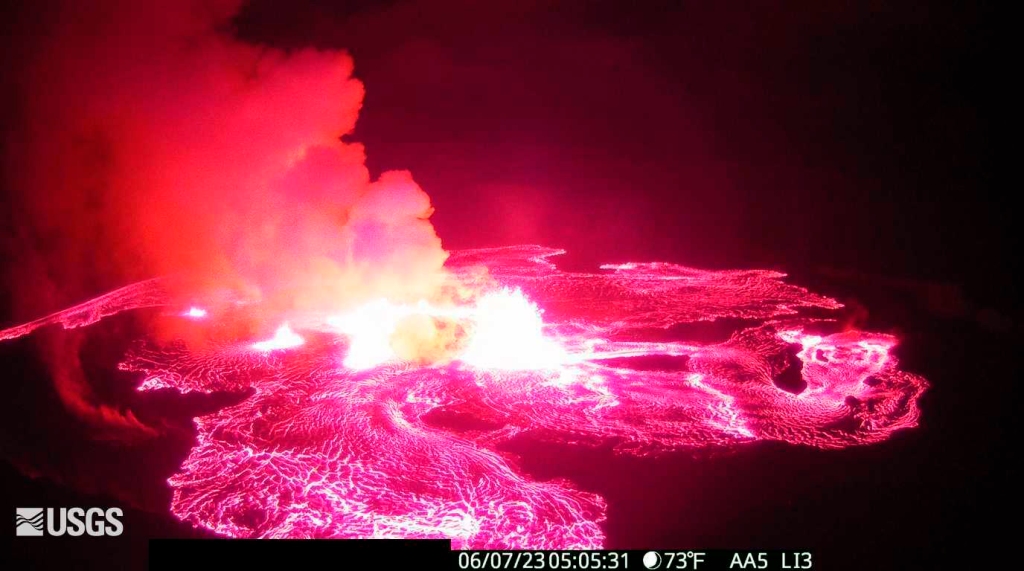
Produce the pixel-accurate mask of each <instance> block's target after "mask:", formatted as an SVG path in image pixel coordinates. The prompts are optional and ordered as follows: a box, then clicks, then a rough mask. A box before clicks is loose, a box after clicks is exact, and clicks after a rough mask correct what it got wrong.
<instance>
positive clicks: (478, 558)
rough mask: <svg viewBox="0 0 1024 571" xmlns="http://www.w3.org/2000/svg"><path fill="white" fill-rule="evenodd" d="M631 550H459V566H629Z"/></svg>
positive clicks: (562, 567)
mask: <svg viewBox="0 0 1024 571" xmlns="http://www.w3.org/2000/svg"><path fill="white" fill-rule="evenodd" d="M631 555H632V557H634V558H635V557H636V555H633V554H631V553H630V552H629V551H460V552H459V554H458V568H459V569H470V570H478V569H548V570H550V569H608V570H616V569H629V568H630V567H629V559H630V557H631Z"/></svg>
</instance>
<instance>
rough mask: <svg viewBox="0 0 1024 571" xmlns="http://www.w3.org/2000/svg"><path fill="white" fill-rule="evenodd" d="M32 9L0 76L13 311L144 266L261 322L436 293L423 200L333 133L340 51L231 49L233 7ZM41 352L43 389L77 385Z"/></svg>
mask: <svg viewBox="0 0 1024 571" xmlns="http://www.w3.org/2000/svg"><path fill="white" fill-rule="evenodd" d="M51 4H52V5H51V6H48V7H45V8H42V9H40V10H39V13H41V14H47V15H48V17H47V19H46V22H45V24H44V26H43V28H44V29H43V30H40V33H39V34H36V37H37V39H36V41H37V42H38V43H37V44H36V45H35V46H33V49H31V50H26V52H25V53H27V54H30V57H28V58H27V59H26V60H25V61H24V62H20V63H21V66H20V67H19V68H18V69H11V70H8V71H9V72H10V73H17V74H19V81H18V84H19V85H20V86H21V87H22V91H21V92H20V93H19V94H18V96H19V98H20V103H21V106H22V113H21V122H20V123H19V124H18V125H16V128H15V129H14V130H13V131H12V132H11V134H10V135H9V137H8V139H7V141H6V143H7V145H6V148H7V150H8V153H7V156H6V157H5V159H6V168H5V172H6V173H8V180H7V183H8V185H9V186H10V187H11V188H12V189H14V190H15V194H16V195H17V201H18V202H17V204H15V205H13V211H15V212H17V213H18V216H17V217H16V223H17V225H16V227H14V228H10V229H7V231H6V236H5V238H6V239H5V241H4V246H5V252H6V253H7V254H8V255H9V256H10V258H11V262H12V263H10V264H9V267H10V270H11V272H10V275H9V276H8V280H7V281H8V282H9V283H10V286H11V289H12V292H13V304H12V305H13V306H14V308H15V311H16V315H14V318H15V319H30V318H34V317H37V316H38V315H41V314H45V313H48V312H50V311H54V310H56V309H59V308H61V307H66V306H68V305H70V304H73V303H77V302H80V301H82V300H84V299H88V298H89V297H92V296H94V295H96V294H97V293H100V292H103V291H106V290H109V289H111V288H113V287H116V286H118V285H121V284H124V283H131V282H133V281H137V280H139V279H145V278H150V277H154V276H160V275H178V276H181V275H185V276H188V277H189V278H190V280H189V281H187V282H186V281H181V282H177V283H187V284H189V286H188V287H185V288H184V289H182V288H177V291H175V292H173V293H174V294H175V295H178V296H186V295H194V294H195V293H196V288H197V287H199V286H197V285H196V284H199V285H200V286H201V287H203V288H208V289H218V288H225V287H228V288H232V289H236V290H241V291H244V292H246V295H247V296H248V297H250V298H253V299H261V300H262V302H263V303H262V308H263V310H264V312H265V313H266V314H268V315H275V314H276V313H279V312H281V311H284V310H292V309H302V308H306V309H309V308H325V307H346V306H348V305H351V304H354V303H358V302H361V301H363V300H364V298H365V297H366V296H368V295H371V293H372V295H385V296H388V297H389V298H392V299H404V298H413V299H418V298H421V297H426V296H429V295H431V294H432V292H434V291H436V288H437V285H438V283H439V281H440V280H441V279H442V276H441V275H440V270H441V267H442V265H443V263H444V260H445V258H446V253H445V252H444V250H443V249H442V248H441V244H440V241H439V239H438V238H437V236H436V234H435V233H434V230H433V227H432V225H431V223H430V222H429V216H430V214H431V212H432V208H431V205H430V200H429V197H428V196H427V195H426V194H425V193H424V192H423V191H422V190H421V189H420V188H419V187H418V186H417V185H416V183H415V182H414V181H413V180H412V178H411V176H410V175H409V174H408V173H405V172H387V173H384V174H383V175H382V176H381V177H380V179H379V180H376V181H374V180H371V179H370V175H369V172H368V171H367V169H366V167H365V160H364V159H365V157H364V152H363V147H362V146H361V145H359V144H355V143H346V142H342V141H341V140H340V137H342V136H343V135H345V134H348V133H351V132H352V130H353V127H354V125H355V123H356V118H357V114H358V112H359V109H360V105H361V102H362V99H363V86H362V84H361V83H360V82H359V81H357V80H355V79H353V77H352V73H353V67H352V61H351V59H350V58H349V56H348V55H346V54H345V53H341V52H334V51H317V50H313V49H308V50H300V51H296V52H293V53H285V52H283V51H279V50H276V49H271V48H268V47H265V46H258V45H249V44H245V43H242V42H240V41H238V40H236V39H234V38H233V37H232V36H231V35H230V33H229V32H228V31H227V30H229V29H230V20H231V18H232V16H233V15H234V14H235V13H236V12H237V11H238V9H239V8H240V2H238V1H233V0H229V1H223V0H217V1H206V0H204V1H184V2H183V1H180V0H167V1H158V2H134V1H103V2H98V3H97V2H70V1H68V2H58V3H51ZM5 73H6V72H5ZM277 325H278V324H276V323H275V324H273V325H272V326H273V327H276V326H277ZM261 326H263V325H254V324H247V325H246V327H261ZM241 331H247V329H245V328H243V329H240V332H241ZM271 332H272V330H271ZM45 353H46V356H47V359H48V361H49V363H50V365H51V367H52V368H53V373H54V376H55V378H56V379H57V380H58V382H59V383H65V384H66V383H79V382H80V381H81V380H82V379H83V375H82V374H81V371H80V367H79V366H78V365H77V362H78V356H77V353H76V350H75V349H74V348H73V347H71V346H69V345H67V344H66V343H51V344H50V347H48V348H47V349H46V351H45ZM59 392H60V394H62V395H71V394H79V395H81V394H86V393H87V392H88V391H87V390H86V389H85V388H83V387H78V388H72V387H65V388H62V389H61V390H60V391H59ZM68 404H69V405H70V406H71V408H72V409H73V410H76V411H78V412H81V413H83V414H85V415H86V416H91V413H90V412H89V410H88V409H89V408H90V405H89V402H88V399H84V400H83V399H81V398H77V397H76V398H73V399H68Z"/></svg>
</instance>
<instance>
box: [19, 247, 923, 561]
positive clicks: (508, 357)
mask: <svg viewBox="0 0 1024 571" xmlns="http://www.w3.org/2000/svg"><path fill="white" fill-rule="evenodd" d="M558 253H559V251H557V250H551V249H545V248H540V247H515V248H499V249H489V250H472V251H463V252H454V253H452V256H451V258H450V259H449V262H448V265H449V268H450V269H451V270H452V272H454V273H455V274H456V275H458V274H460V273H461V272H470V271H471V268H473V267H475V266H479V265H484V266H486V267H487V268H488V269H489V273H490V275H492V276H494V277H495V279H497V281H498V282H499V284H500V285H499V286H498V287H497V288H496V289H494V290H493V291H491V292H489V293H488V294H487V295H484V296H482V297H481V298H480V299H479V301H478V302H477V304H476V305H473V306H467V307H459V308H456V309H451V308H448V309H439V308H436V307H431V306H429V305H427V304H419V305H413V306H397V305H392V304H389V303H387V302H379V303H376V304H368V305H366V306H363V307H361V308H360V309H359V310H358V311H356V312H354V313H350V314H347V315H345V316H334V317H329V318H323V319H321V320H320V321H319V323H320V325H315V323H316V320H307V321H292V322H291V323H292V324H293V325H294V326H295V328H296V330H297V331H299V332H305V331H306V330H307V329H308V335H306V336H305V339H306V340H307V341H308V342H306V343H305V344H302V345H301V347H299V345H298V343H301V340H302V339H303V337H302V336H300V335H299V333H297V332H296V331H293V330H292V329H291V328H290V327H287V326H282V328H281V329H280V330H279V331H278V334H277V335H275V336H274V338H273V339H272V340H270V341H269V342H268V341H264V342H261V343H266V345H263V346H262V347H264V348H265V349H270V348H278V347H282V346H288V347H291V348H293V349H294V350H292V351H280V352H273V353H272V356H266V355H259V354H257V353H253V352H251V351H237V350H233V349H232V348H231V347H224V346H215V345H203V346H201V347H197V348H191V349H188V348H185V347H183V346H181V345H180V344H179V345H166V346H161V345H157V344H150V345H148V346H145V347H144V348H141V349H138V350H136V351H134V352H132V353H130V354H129V355H127V356H126V358H125V359H124V361H123V363H122V365H121V368H122V369H123V370H126V371H132V372H135V373H137V374H138V375H139V379H140V382H141V383H142V384H141V386H140V387H139V390H140V391H146V390H153V389H160V388H162V389H167V388H172V389H175V390H178V391H181V392H190V391H197V392H213V391H246V390H250V389H251V390H253V395H252V396H251V397H249V398H247V399H245V400H243V401H242V402H240V403H238V404H235V405H232V406H228V407H225V408H223V409H220V410H218V411H216V412H213V413H211V414H208V415H205V416H202V417H199V418H197V419H196V426H197V430H198V435H197V443H196V446H195V447H194V448H193V449H192V450H191V453H190V454H189V456H188V458H187V459H186V460H185V461H184V463H183V464H182V465H181V468H180V470H179V471H178V472H177V473H176V474H175V475H174V476H173V477H172V478H170V480H169V483H170V485H171V487H172V489H173V499H172V503H171V511H172V512H173V513H174V514H175V515H176V516H177V517H179V518H181V519H182V520H185V521H188V522H191V523H192V524H194V525H197V526H200V527H203V528H206V529H209V530H212V531H214V532H216V533H218V534H221V535H225V536H231V537H276V538H283V537H376V538H387V537H409V538H417V537H423V538H427V537H440V538H451V539H452V540H453V545H455V546H456V547H457V548H529V549H535V548H549V549H555V548H559V549H561V548H599V547H603V546H604V532H603V531H602V528H601V523H602V521H603V520H604V519H605V514H606V509H607V506H606V504H605V501H604V499H603V498H601V497H600V496H597V495H595V494H593V493H590V492H586V491H583V490H580V489H578V488H577V487H576V486H574V485H573V484H572V483H570V482H566V481H544V482H540V481H533V480H531V479H529V478H528V477H526V476H524V475H523V474H521V473H519V472H518V471H517V469H516V467H515V464H514V463H513V462H510V461H509V459H508V457H507V456H506V455H505V453H499V452H498V451H497V450H498V448H497V447H498V445H500V444H502V443H505V442H508V441H510V440H511V439H514V438H520V437H525V438H532V439H545V440H555V441H559V442H565V443H570V442H571V443H573V444H575V445H579V446H588V445H599V444H601V443H605V442H614V443H616V451H617V452H618V453H620V454H629V455H635V456H647V455H653V454H660V453H664V452H672V451H680V450H693V449H702V448H709V447H734V446H741V445H743V444H745V443H749V442H755V441H762V440H775V441H782V442H787V443H791V444H793V445H801V446H812V447H816V448H821V449H841V448H845V447H849V446H858V445H870V444H873V443H877V442H881V441H884V440H886V439H887V438H889V437H890V436H891V435H892V433H893V432H894V431H897V430H901V429H908V428H913V427H915V426H917V420H918V416H919V414H920V412H919V409H918V405H917V402H918V398H919V397H920V396H921V394H922V393H923V392H924V391H925V390H926V389H927V386H928V385H927V382H926V381H925V379H923V378H921V377H919V376H916V375H913V374H910V373H907V372H904V371H900V370H899V368H898V363H897V360H896V358H895V357H894V356H893V355H892V348H893V347H894V346H895V345H896V343H897V341H898V340H897V339H896V338H895V337H892V336H890V335H884V334H879V333H872V332H866V331H856V330H851V331H841V330H840V329H839V328H837V327H834V323H833V322H831V321H830V320H829V319H828V318H822V317H815V318H812V317H808V316H806V315H804V312H805V310H807V309H813V310H816V312H817V314H819V315H820V314H821V313H822V312H828V311H835V310H838V309H840V308H841V306H840V305H839V304H838V303H836V302H835V301H834V300H832V299H829V298H825V297H821V296H818V295H815V294H813V293H810V292H808V291H806V290H805V289H803V288H800V287H797V286H793V285H789V284H786V283H785V282H784V281H783V280H782V278H783V277H784V276H783V275H782V274H779V273H777V272H769V271H759V270H747V271H704V270H696V269H692V268H686V267H682V266H677V265H673V264H660V263H656V264H624V265H618V266H614V267H613V266H609V267H607V268H605V269H604V270H603V271H601V272H598V273H590V274H574V273H566V272H562V271H560V270H558V269H557V268H555V267H554V266H553V265H552V264H551V263H550V262H549V260H548V258H549V257H550V256H552V255H555V254H558ZM152 288H153V284H152V283H143V284H138V285H136V286H132V287H130V288H126V289H125V290H122V293H121V294H120V295H121V298H120V299H122V300H125V302H124V303H122V304H120V305H117V306H116V307H110V306H109V305H110V304H109V303H108V302H101V301H99V300H97V303H105V304H107V305H104V307H105V309H103V310H102V311H100V310H99V309H98V308H94V309H95V310H96V311H95V312H93V313H109V312H111V311H113V310H118V311H119V310H127V309H131V308H133V307H137V306H140V305H141V304H140V305H133V302H132V301H131V300H151V299H152V298H153V296H152V295H150V293H147V292H150V290H151V289H152ZM101 299H103V298H101ZM115 305H116V304H115ZM541 309H543V310H544V311H543V313H542V312H541ZM74 311H76V312H79V313H80V312H82V311H83V308H82V307H79V308H76V309H75V310H74ZM409 312H413V313H415V312H426V313H431V314H444V313H445V312H447V315H448V317H452V316H454V317H456V318H458V319H465V320H467V321H471V322H474V323H475V324H476V327H475V328H470V329H469V330H471V331H472V333H471V337H470V338H469V342H468V344H467V345H466V346H465V348H464V349H463V352H462V353H460V354H459V356H458V357H457V358H455V359H454V360H452V361H451V362H449V363H447V364H435V365H431V366H416V365H412V364H409V363H403V362H401V361H400V360H399V359H397V358H396V355H395V354H394V352H393V351H391V350H390V348H389V345H388V344H387V342H386V341H382V340H386V339H387V338H388V337H389V335H390V334H391V332H392V331H393V329H394V323H397V321H398V320H399V319H401V316H402V315H403V314H407V313H409ZM218 315H220V314H219V313H218ZM542 315H543V320H541V316H542ZM720 318H743V319H746V320H750V321H749V324H747V325H745V326H744V327H740V328H737V329H736V331H735V332H734V333H733V334H732V335H731V336H730V337H728V338H727V339H725V340H724V341H720V342H701V341H698V340H695V339H692V338H690V337H683V336H681V335H673V334H671V332H672V331H673V330H672V329H670V328H672V327H673V326H675V325H679V324H693V323H699V322H708V321H713V320H716V319H720ZM52 319H54V320H55V321H56V322H64V317H61V316H57V317H54V318H52ZM325 322H326V323H327V325H323V324H324V323H325ZM300 323H302V324H303V325H300ZM307 323H314V325H307ZM830 325H833V326H832V327H829V326H830ZM9 331H10V330H9ZM17 331H21V330H17ZM7 335H8V334H7V332H0V338H9V337H5V336H7ZM473 335H475V337H473ZM314 338H315V339H316V341H315V342H314V341H313V339H314ZM296 340H299V341H298V342H296ZM257 345H259V343H257ZM791 347H792V350H791V349H790V348H791ZM792 354H795V355H796V357H795V359H796V361H798V363H799V365H800V371H799V373H800V374H799V378H800V379H802V382H803V383H805V384H806V388H803V390H793V389H790V390H785V389H783V388H780V387H779V386H777V385H776V382H775V380H774V378H775V377H776V376H778V375H780V374H781V373H782V372H783V370H784V369H785V368H786V367H787V362H788V361H787V359H789V357H787V355H792ZM638 359H646V360H648V361H645V362H644V363H647V362H653V363H654V364H653V365H646V364H644V363H641V362H638V361H637V360H638ZM446 415H447V417H450V416H453V415H454V416H458V417H460V418H468V419H471V420H472V422H471V425H472V426H473V427H474V428H473V429H472V430H466V429H465V427H462V428H459V427H458V426H454V425H452V423H451V422H445V421H441V420H438V419H439V418H446Z"/></svg>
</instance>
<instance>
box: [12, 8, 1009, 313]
mask: <svg viewBox="0 0 1024 571" xmlns="http://www.w3.org/2000/svg"><path fill="white" fill-rule="evenodd" d="M638 4H639V5H638ZM913 4H914V3H891V2H789V3H785V5H782V4H778V3H771V2H769V3H709V2H660V1H652V2H640V3H637V2H543V1H534V0H516V1H513V2H503V1H493V2H471V1H462V0H441V1H410V2H385V3H371V2H365V1H359V2H340V1H333V2H331V1H312V0H288V1H276V0H255V1H252V2H250V3H249V4H248V6H247V7H246V8H245V9H244V10H243V12H242V14H241V15H240V16H239V17H238V18H237V19H236V22H235V23H236V29H237V33H238V34H239V35H240V36H242V37H243V38H245V39H249V40H252V41H254V42H260V43H268V44H272V45H275V46H281V47H304V46H318V47H324V48H345V49H347V50H349V51H350V52H351V53H352V55H353V57H354V59H355V66H356V75H357V77H359V78H360V79H361V80H363V81H364V82H365V85H366V90H367V95H366V100H365V104H364V108H363V112H362V114H361V116H360V119H359V122H358V124H357V126H356V131H355V133H354V134H353V136H352V137H351V138H352V139H353V140H357V141H361V142H364V143H365V144H366V147H367V154H368V157H369V159H368V160H369V165H370V167H371V169H372V170H374V171H376V172H379V171H382V170H387V169H409V170H411V171H412V173H413V176H414V177H415V179H416V180H417V181H418V182H419V183H420V185H421V186H422V187H423V188H424V189H425V190H426V191H427V192H428V193H429V194H430V196H431V197H432V199H433V202H434V205H435V207H436V213H435V215H434V218H433V220H434V223H435V226H436V227H437V231H438V234H439V235H440V237H441V239H442V240H443V241H444V244H445V246H446V247H449V248H462V247H472V246H482V245H497V244H509V243H519V242H538V243H543V244H547V245H553V246H561V247H565V248H567V249H569V250H571V251H572V252H574V253H575V254H577V255H579V256H580V257H581V258H583V259H585V260H588V261H595V262H603V261H623V260H626V259H634V260H649V259H666V260H672V261H676V262H681V263H685V264H690V265H696V266H717V267H722V266H726V267H739V266H751V265H757V266H768V267H778V268H784V269H795V268H818V267H823V266H834V267H841V268H850V269H854V270H857V271H861V272H867V273H874V274H881V275H886V276H892V277H910V278H921V279H927V280H936V281H942V282H950V283H957V284H964V285H966V286H967V288H968V291H969V293H970V294H971V295H974V296H981V297H988V296H992V298H993V299H997V298H1001V299H1012V297H1013V295H1012V294H1013V291H1014V290H1013V287H1012V286H1013V284H1011V283H1010V281H1009V280H1010V276H1011V275H1012V274H1013V273H1014V272H1013V269H1014V268H1013V267H1010V264H1014V265H1016V263H1017V262H1016V257H1015V256H1013V255H1010V254H1011V252H1012V250H1011V248H1010V246H1009V245H1008V244H1009V239H1010V228H1009V225H1010V216H1011V214H1012V210H1011V209H1010V208H1009V207H1008V205H1009V200H1010V198H1009V196H1008V193H1000V192H998V191H997V189H996V188H995V183H994V177H993V176H992V170H993V165H992V161H991V156H992V155H991V148H990V147H991V143H990V142H989V141H990V133H991V129H992V120H993V119H992V116H991V114H990V113H989V109H990V108H991V106H992V101H991V100H992V93H993V92H994V77H995V76H994V75H993V74H992V73H991V72H990V71H989V70H990V69H991V68H992V65H991V64H992V58H993V50H992V48H991V46H990V35H991V34H990V32H989V27H990V26H991V20H992V18H991V14H989V11H988V10H987V9H986V8H984V4H982V3H968V4H966V5H964V6H961V7H959V8H955V9H953V8H939V7H922V6H917V5H913ZM27 21H28V22H31V21H32V16H31V15H30V17H29V19H28V20H27ZM7 26H8V28H10V31H12V32H17V33H20V34H31V33H32V32H31V29H32V28H31V26H30V25H27V24H26V20H24V18H23V19H22V21H18V20H17V19H14V20H11V19H8V24H7ZM7 41H8V49H7V50H6V54H5V55H6V57H8V58H12V59H17V58H18V57H19V43H18V36H17V34H15V35H13V36H11V35H10V34H8V40H7ZM9 89H10V88H8V89H5V91H7V90H9ZM6 110H7V115H8V116H10V115H11V114H12V113H13V114H16V113H17V110H16V108H13V107H10V106H8V107H7V109H6ZM7 191H9V192H10V191H12V189H7ZM14 191H16V190H14Z"/></svg>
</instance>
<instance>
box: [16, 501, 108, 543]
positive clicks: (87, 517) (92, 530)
mask: <svg viewBox="0 0 1024 571" xmlns="http://www.w3.org/2000/svg"><path fill="white" fill-rule="evenodd" d="M122 516H124V513H123V512H122V511H121V508H109V509H106V510H104V509H103V508H56V509H55V508H46V509H45V510H44V509H43V508H15V516H14V530H15V534H16V535H21V536H37V537H38V536H44V535H53V536H60V535H70V536H73V537H78V536H80V535H86V534H88V535H91V536H93V537H99V536H102V535H109V536H118V535H121V532H123V531H124V525H123V524H122V523H121V519H120V518H121V517H122Z"/></svg>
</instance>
